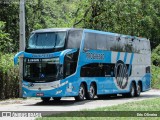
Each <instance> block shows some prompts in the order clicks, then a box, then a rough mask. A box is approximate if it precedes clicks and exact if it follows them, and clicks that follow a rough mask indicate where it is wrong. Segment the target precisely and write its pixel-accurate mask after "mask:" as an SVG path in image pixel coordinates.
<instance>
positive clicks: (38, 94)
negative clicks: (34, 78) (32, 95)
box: [36, 93, 44, 97]
mask: <svg viewBox="0 0 160 120" xmlns="http://www.w3.org/2000/svg"><path fill="white" fill-rule="evenodd" d="M36 96H39V97H41V96H44V93H37V94H36Z"/></svg>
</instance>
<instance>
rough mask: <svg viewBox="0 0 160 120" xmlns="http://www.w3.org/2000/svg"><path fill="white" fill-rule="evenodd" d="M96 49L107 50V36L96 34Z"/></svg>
mask: <svg viewBox="0 0 160 120" xmlns="http://www.w3.org/2000/svg"><path fill="white" fill-rule="evenodd" d="M96 41H97V49H98V50H107V36H106V35H103V34H96Z"/></svg>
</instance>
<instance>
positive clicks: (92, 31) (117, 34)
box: [32, 28, 147, 40]
mask: <svg viewBox="0 0 160 120" xmlns="http://www.w3.org/2000/svg"><path fill="white" fill-rule="evenodd" d="M69 30H84V32H90V33H99V34H106V35H111V36H115V37H116V36H117V37H125V38H134V39H135V38H136V39H138V40H147V39H146V38H142V37H136V36H130V35H124V34H119V33H112V32H105V31H99V30H92V29H83V28H47V29H39V30H35V31H33V32H32V33H43V32H56V31H69Z"/></svg>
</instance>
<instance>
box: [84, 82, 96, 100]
mask: <svg viewBox="0 0 160 120" xmlns="http://www.w3.org/2000/svg"><path fill="white" fill-rule="evenodd" d="M95 95H96V89H95V85H94V84H93V83H91V85H90V88H89V92H88V93H87V95H86V98H87V99H88V100H93V99H94V97H95Z"/></svg>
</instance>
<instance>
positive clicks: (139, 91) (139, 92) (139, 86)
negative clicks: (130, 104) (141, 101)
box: [135, 83, 141, 97]
mask: <svg viewBox="0 0 160 120" xmlns="http://www.w3.org/2000/svg"><path fill="white" fill-rule="evenodd" d="M140 94H141V85H140V83H138V85H137V90H136V95H135V96H136V97H138V96H140Z"/></svg>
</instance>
